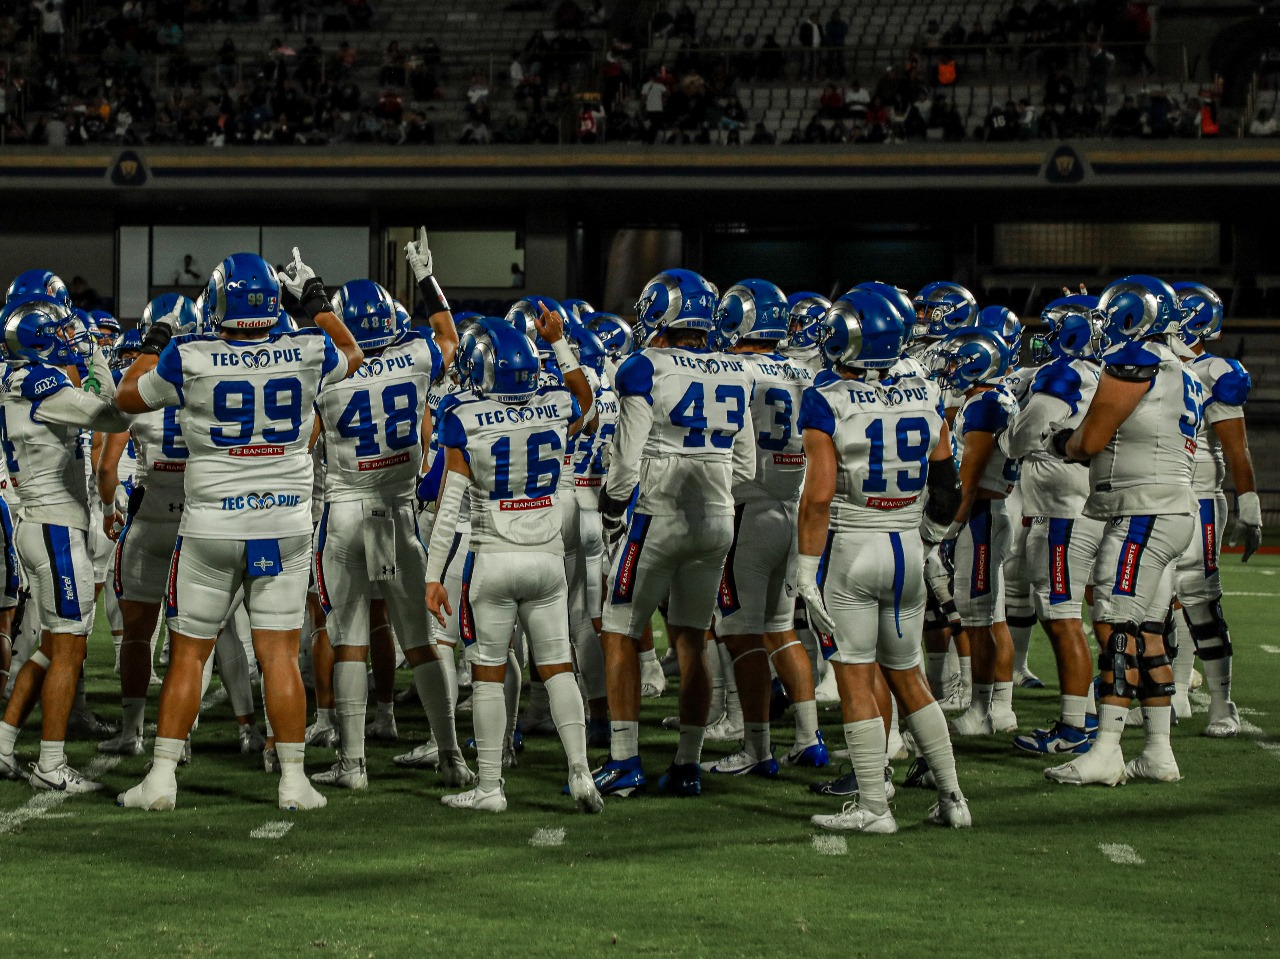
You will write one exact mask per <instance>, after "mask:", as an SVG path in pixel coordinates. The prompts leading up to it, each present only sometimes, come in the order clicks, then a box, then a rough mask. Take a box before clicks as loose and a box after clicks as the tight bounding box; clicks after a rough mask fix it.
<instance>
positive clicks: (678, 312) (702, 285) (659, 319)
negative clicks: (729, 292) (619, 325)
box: [635, 269, 720, 346]
mask: <svg viewBox="0 0 1280 959" xmlns="http://www.w3.org/2000/svg"><path fill="white" fill-rule="evenodd" d="M719 298H720V297H719V294H718V293H717V291H716V288H715V287H714V286H713V285H712V284H711V283H710V282H708V281H707V280H706V279H705V278H704V277H702V276H699V275H698V274H697V273H694V272H693V271H692V270H680V269H674V270H663V271H662V272H661V273H659V274H658V275H657V276H655V277H654V278H653V279H652V280H650V281H649V282H648V283H646V284H645V285H644V289H643V290H641V291H640V298H639V299H638V300H637V301H636V308H635V309H636V322H637V323H638V324H639V326H640V345H641V346H644V345H646V344H648V343H649V342H650V341H651V340H652V339H653V338H654V337H655V336H657V335H659V334H660V333H663V332H664V331H666V330H676V329H684V330H702V331H703V332H705V333H708V334H709V333H710V332H711V331H712V330H713V329H714V328H715V311H716V301H717V300H719Z"/></svg>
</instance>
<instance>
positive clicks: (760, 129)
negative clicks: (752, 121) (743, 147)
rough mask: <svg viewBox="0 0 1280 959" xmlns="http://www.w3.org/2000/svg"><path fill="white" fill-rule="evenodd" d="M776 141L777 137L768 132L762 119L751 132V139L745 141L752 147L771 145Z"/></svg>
mask: <svg viewBox="0 0 1280 959" xmlns="http://www.w3.org/2000/svg"><path fill="white" fill-rule="evenodd" d="M777 142H778V138H777V137H775V136H774V135H773V134H772V133H770V132H769V130H768V128H767V127H765V125H764V121H763V120H761V121H760V122H758V123H757V124H756V126H755V130H754V131H752V133H751V139H750V140H748V141H747V143H748V145H750V146H753V147H759V146H773V145H774V144H775V143H777Z"/></svg>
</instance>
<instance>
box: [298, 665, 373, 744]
mask: <svg viewBox="0 0 1280 959" xmlns="http://www.w3.org/2000/svg"><path fill="white" fill-rule="evenodd" d="M368 700H369V684H368V680H367V679H366V678H365V668H364V663H362V662H336V663H334V664H333V701H334V703H335V704H336V707H337V714H338V735H339V736H341V737H342V747H341V748H342V758H343V759H347V760H351V761H352V762H354V761H356V760H359V759H364V720H365V711H366V709H367V705H368ZM278 748H279V747H277V751H278ZM281 761H282V762H283V760H281Z"/></svg>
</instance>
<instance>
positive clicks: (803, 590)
mask: <svg viewBox="0 0 1280 959" xmlns="http://www.w3.org/2000/svg"><path fill="white" fill-rule="evenodd" d="M821 562H822V557H820V556H809V555H806V554H804V553H801V554H800V555H799V556H797V557H796V592H797V593H798V594H799V596H800V598H801V599H803V600H804V607H805V611H806V613H807V614H808V616H809V627H810V629H812V630H813V632H815V633H822V634H823V635H824V636H835V632H836V624H835V621H834V620H833V619H832V618H831V614H830V613H828V612H827V605H826V603H824V602H823V600H822V590H821V588H820V587H819V586H818V566H819V564H820V563H821Z"/></svg>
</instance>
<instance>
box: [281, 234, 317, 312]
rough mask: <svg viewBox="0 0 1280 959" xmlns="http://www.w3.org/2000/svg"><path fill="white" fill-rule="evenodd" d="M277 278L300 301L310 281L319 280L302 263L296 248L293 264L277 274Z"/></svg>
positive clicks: (313, 272) (314, 273) (312, 271)
mask: <svg viewBox="0 0 1280 959" xmlns="http://www.w3.org/2000/svg"><path fill="white" fill-rule="evenodd" d="M276 277H277V279H279V280H280V285H281V286H283V287H284V288H285V289H286V290H288V291H289V292H290V293H292V294H293V295H294V296H296V297H297V298H298V299H299V300H301V299H302V294H303V292H304V291H305V290H306V287H307V283H308V281H310V280H318V279H319V277H318V276H316V271H315V270H313V269H311V267H309V266H307V264H305V263H303V262H302V254H301V253H299V252H298V248H297V247H296V246H295V247H294V248H293V262H292V263H290V264H289V265H288V266H286V267H285V268H284V269H283V270H281V271H280V272H279V273H277V274H276ZM322 285H323V284H322Z"/></svg>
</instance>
